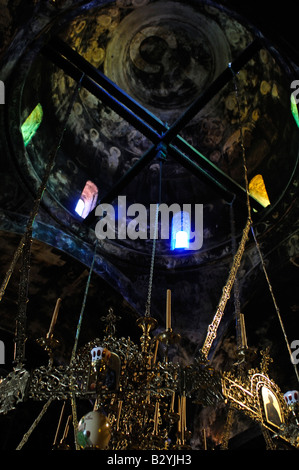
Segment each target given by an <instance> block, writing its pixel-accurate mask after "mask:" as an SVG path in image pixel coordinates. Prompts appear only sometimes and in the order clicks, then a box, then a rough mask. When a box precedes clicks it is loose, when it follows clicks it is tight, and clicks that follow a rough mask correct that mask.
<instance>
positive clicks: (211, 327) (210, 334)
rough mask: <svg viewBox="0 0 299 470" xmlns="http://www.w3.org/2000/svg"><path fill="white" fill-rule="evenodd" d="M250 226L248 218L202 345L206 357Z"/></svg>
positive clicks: (233, 280)
mask: <svg viewBox="0 0 299 470" xmlns="http://www.w3.org/2000/svg"><path fill="white" fill-rule="evenodd" d="M250 226H251V221H250V220H249V219H248V220H247V223H246V226H245V228H244V230H243V235H242V239H241V241H240V244H239V248H238V251H237V253H236V254H235V256H234V260H233V264H232V267H231V269H230V273H229V276H228V279H227V281H226V284H225V286H224V288H223V290H222V295H221V298H220V301H219V304H218V307H217V310H216V313H215V316H214V318H213V321H212V323H211V324H210V325H209V327H208V333H207V336H206V339H205V342H204V345H203V347H202V353H203V354H204V355H205V357H207V356H208V354H209V352H210V349H211V346H212V343H213V341H214V339H215V338H216V335H217V330H218V327H219V324H220V322H221V320H222V317H223V314H224V309H225V307H226V304H227V301H228V299H229V298H230V293H231V289H232V287H233V284H234V282H235V279H236V275H237V272H238V269H239V267H240V264H241V259H242V256H243V253H244V251H245V245H246V242H247V239H248V233H249V230H250Z"/></svg>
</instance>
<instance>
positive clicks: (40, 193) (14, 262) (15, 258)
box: [0, 74, 84, 302]
mask: <svg viewBox="0 0 299 470" xmlns="http://www.w3.org/2000/svg"><path fill="white" fill-rule="evenodd" d="M83 76H84V74H83V75H82V77H81V79H80V80H79V82H78V83H77V84H76V88H75V90H74V92H73V96H72V99H71V102H70V103H69V106H68V109H67V111H66V116H65V119H64V123H63V125H62V129H61V131H60V132H59V133H58V141H57V144H56V146H55V147H54V148H55V150H54V151H53V152H51V153H50V156H49V160H48V163H47V166H46V170H45V173H44V176H43V178H42V182H41V184H40V186H39V188H38V190H37V194H36V197H35V200H34V203H33V208H32V211H31V213H30V215H29V219H28V221H27V225H26V229H25V232H24V235H23V236H22V238H21V240H20V242H19V245H18V247H17V249H16V251H15V254H14V256H13V259H12V262H11V264H10V266H9V268H8V270H7V272H6V274H5V277H4V280H3V282H2V285H1V288H0V302H1V300H2V298H3V296H4V294H5V290H6V287H7V285H8V283H9V280H10V278H11V276H12V274H13V272H14V269H15V267H16V265H17V262H18V260H19V257H20V256H21V254H22V252H23V250H24V247H25V243H26V234H27V232H29V231H31V230H32V226H33V223H34V220H35V217H36V216H37V213H38V210H39V206H40V202H41V200H42V197H43V193H44V191H45V189H46V186H47V182H48V179H49V176H50V173H51V171H52V168H53V166H54V163H55V160H56V155H57V152H58V150H59V148H60V145H61V141H62V138H63V136H64V133H65V130H66V125H67V122H68V119H69V116H70V114H71V111H72V108H73V105H74V102H75V99H76V97H77V95H78V93H79V90H80V87H81V82H82V79H83Z"/></svg>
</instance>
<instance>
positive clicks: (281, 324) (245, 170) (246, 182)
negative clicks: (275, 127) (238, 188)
mask: <svg viewBox="0 0 299 470" xmlns="http://www.w3.org/2000/svg"><path fill="white" fill-rule="evenodd" d="M231 71H232V74H233V79H234V84H235V93H236V99H237V106H238V115H239V127H240V134H241V146H242V155H243V166H244V178H245V185H246V195H247V209H248V218H249V219H250V220H251V206H250V198H249V197H250V193H249V185H248V176H247V165H246V158H245V146H244V137H243V131H242V125H241V120H240V116H241V109H240V99H239V92H238V86H237V81H236V76H235V73H234V71H233V69H232V68H231ZM251 233H252V235H253V239H254V242H255V246H256V249H257V251H258V254H259V257H260V260H261V264H262V268H263V271H264V274H265V278H266V281H267V284H268V289H269V292H270V295H271V298H272V301H273V304H274V308H275V310H276V314H277V317H278V320H279V323H280V326H281V329H282V333H283V336H284V339H285V342H286V346H287V350H288V352H289V355H290V358H291V362H292V364H293V366H294V370H295V374H296V377H297V380H298V382H299V375H298V370H297V368H296V365H295V364H294V362H293V361H292V351H291V349H290V346H289V342H288V338H287V334H286V330H285V327H284V324H283V321H282V317H281V314H280V309H279V307H278V304H277V302H276V299H275V296H274V292H273V288H272V285H271V282H270V278H269V276H268V273H267V269H266V265H265V262H264V258H263V255H262V252H261V249H260V246H259V243H258V240H257V237H256V235H255V231H254V229H253V226H252V225H251Z"/></svg>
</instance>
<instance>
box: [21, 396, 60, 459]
mask: <svg viewBox="0 0 299 470" xmlns="http://www.w3.org/2000/svg"><path fill="white" fill-rule="evenodd" d="M53 400H54V397H51V398H49V400H48V401H47V402H46V403H45V404H44V406H43V408H42V410H41V412H40V414H39V415H38V416H37V418H36V419H35V420H34V422H33V423H32V425H31V426H30V428H29V430H28V431H27V432H26V433H25V434H24V436H23V438H22V440H21V442H20V444H19V445H18V447H17V448H16V450H21V449H22V448H23V446H24V444H26V442H27V441H28V439H29V437H30V436H31V434H32V433H33V431H34V429H35V428H36V426H37V425H38V424H39V422H40V420H41V419H42V417H43V416H44V414H45V413H46V411H47V410H48V408H49V406H50V405H51V403H52V401H53Z"/></svg>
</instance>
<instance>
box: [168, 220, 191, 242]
mask: <svg viewBox="0 0 299 470" xmlns="http://www.w3.org/2000/svg"><path fill="white" fill-rule="evenodd" d="M189 240H190V214H189V213H188V212H176V213H175V214H174V215H173V218H172V226H171V250H177V249H183V250H188V248H189Z"/></svg>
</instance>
